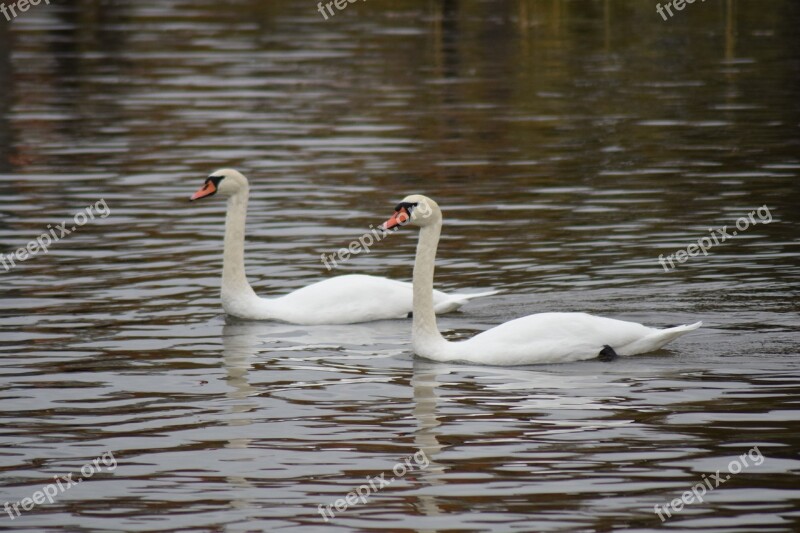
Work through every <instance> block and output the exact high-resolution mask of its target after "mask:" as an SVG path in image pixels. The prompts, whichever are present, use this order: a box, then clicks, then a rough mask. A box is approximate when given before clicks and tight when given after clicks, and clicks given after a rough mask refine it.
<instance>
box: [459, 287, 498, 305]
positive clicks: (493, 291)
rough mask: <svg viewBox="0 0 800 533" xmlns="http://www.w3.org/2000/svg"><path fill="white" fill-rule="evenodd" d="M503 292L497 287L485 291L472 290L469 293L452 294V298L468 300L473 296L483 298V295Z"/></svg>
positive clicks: (473, 297)
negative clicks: (472, 291)
mask: <svg viewBox="0 0 800 533" xmlns="http://www.w3.org/2000/svg"><path fill="white" fill-rule="evenodd" d="M501 292H503V289H497V290H492V291H485V292H474V293H470V294H465V293H459V294H454V295H453V300H460V301H462V302H468V301H470V300H473V299H475V298H483V297H485V296H494V295H495V294H500V293H501Z"/></svg>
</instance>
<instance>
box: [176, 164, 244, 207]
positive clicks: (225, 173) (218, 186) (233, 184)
mask: <svg viewBox="0 0 800 533" xmlns="http://www.w3.org/2000/svg"><path fill="white" fill-rule="evenodd" d="M247 189H248V185H247V178H245V177H244V175H243V174H242V173H241V172H239V171H237V170H233V169H230V168H223V169H221V170H217V171H216V172H212V173H211V175H210V176H209V177H207V178H206V182H205V183H204V184H203V186H202V187H200V190H199V191H197V192H196V193H194V194H193V195H192V197H191V198H190V200H199V199H200V198H205V197H207V196H213V195H215V194H217V193H219V194H220V195H221V196H233V195H234V194H236V193H239V192H242V191H245V192H247Z"/></svg>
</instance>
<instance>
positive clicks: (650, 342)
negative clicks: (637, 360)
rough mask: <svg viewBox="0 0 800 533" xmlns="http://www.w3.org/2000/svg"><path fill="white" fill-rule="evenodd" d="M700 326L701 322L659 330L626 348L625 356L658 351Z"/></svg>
mask: <svg viewBox="0 0 800 533" xmlns="http://www.w3.org/2000/svg"><path fill="white" fill-rule="evenodd" d="M702 325H703V323H702V322H695V323H694V324H684V325H682V326H675V327H674V328H667V329H659V330H656V331H655V332H653V333H651V334H650V335H647V336H646V337H644V338H643V339H640V340H638V341H636V342H634V343H633V344H630V345H628V346H626V347H625V350H624V351H625V353H626V355H636V354H640V353H645V352H651V351H653V350H658V349H659V348H661V347H662V346H664V345H665V344H667V343H668V342H671V341H674V340H675V339H677V338H678V337H682V336H683V335H686V334H687V333H689V332H690V331H694V330H696V329H697V328H699V327H700V326H702Z"/></svg>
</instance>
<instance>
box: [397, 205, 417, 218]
mask: <svg viewBox="0 0 800 533" xmlns="http://www.w3.org/2000/svg"><path fill="white" fill-rule="evenodd" d="M418 205H419V204H418V203H417V202H414V203H411V202H400V203H399V204H397V206H395V208H394V210H395V211H400V210H401V209H405V210H406V213H408V214H409V215H410V214H411V210H412V209H414V208H415V207H417V206H418Z"/></svg>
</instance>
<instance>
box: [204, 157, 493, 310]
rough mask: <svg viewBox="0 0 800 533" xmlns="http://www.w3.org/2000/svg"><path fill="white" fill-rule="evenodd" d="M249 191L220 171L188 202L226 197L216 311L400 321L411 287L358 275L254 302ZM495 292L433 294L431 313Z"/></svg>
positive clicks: (234, 175)
mask: <svg viewBox="0 0 800 533" xmlns="http://www.w3.org/2000/svg"><path fill="white" fill-rule="evenodd" d="M249 191H250V187H249V184H248V182H247V178H245V177H244V176H243V175H242V174H241V173H239V172H237V171H236V170H231V169H222V170H218V171H216V172H214V173H213V174H211V175H210V176H209V177H208V178H207V179H206V181H205V183H204V184H203V186H202V187H201V188H200V190H198V191H197V192H196V193H194V194H193V195H192V197H191V200H198V199H200V198H207V197H209V196H211V195H213V194H217V193H219V194H220V195H221V196H227V197H228V213H227V216H226V218H225V252H224V256H223V261H222V306H223V308H224V309H225V312H226V313H228V314H229V315H234V316H237V317H240V318H248V319H254V320H280V321H284V322H291V323H293V324H304V325H313V324H353V323H356V322H368V321H371V320H382V319H391V318H405V317H407V316H408V313H410V312H411V305H412V293H413V291H412V285H411V283H407V282H402V281H395V280H391V279H387V278H379V277H376V276H363V275H347V276H337V277H334V278H329V279H326V280H324V281H320V282H317V283H314V284H312V285H309V286H308V287H303V288H302V289H298V290H296V291H294V292H291V293H289V294H287V295H285V296H280V297H277V298H259V297H258V296H257V295H256V293H255V292H254V291H253V289H252V287H250V283H248V281H247V275H246V274H245V269H244V228H245V219H246V217H247V200H248V196H249V194H250V192H249ZM497 292H498V291H488V292H482V293H478V294H453V295H448V294H445V293H443V292H440V291H436V292H435V294H434V296H433V305H434V308H435V310H436V312H437V313H448V312H450V311H454V310H456V309H458V308H459V307H461V306H462V305H464V304H465V303H466V302H467V301H468V300H470V299H472V298H477V297H480V296H490V295H492V294H496V293H497Z"/></svg>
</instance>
